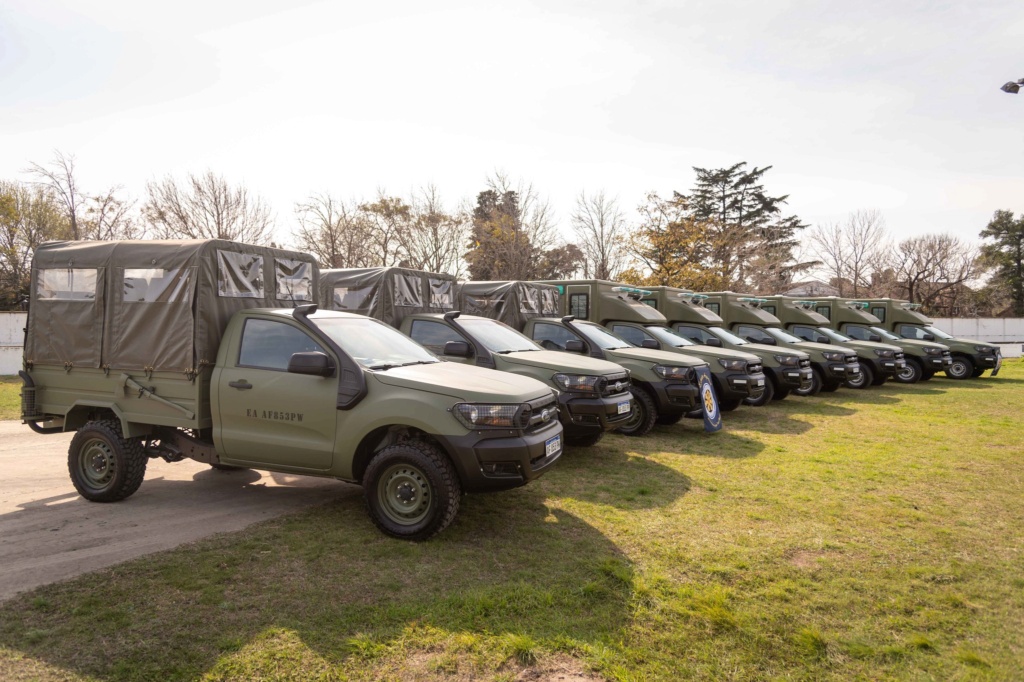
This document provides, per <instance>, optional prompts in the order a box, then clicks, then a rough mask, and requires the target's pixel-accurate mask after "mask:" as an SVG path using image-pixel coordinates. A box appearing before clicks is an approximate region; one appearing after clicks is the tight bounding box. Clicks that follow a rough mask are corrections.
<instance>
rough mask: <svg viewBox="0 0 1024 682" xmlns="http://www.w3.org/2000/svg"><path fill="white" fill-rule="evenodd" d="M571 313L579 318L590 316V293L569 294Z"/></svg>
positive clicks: (583, 318)
mask: <svg viewBox="0 0 1024 682" xmlns="http://www.w3.org/2000/svg"><path fill="white" fill-rule="evenodd" d="M569 314H570V315H572V316H573V317H575V318H576V319H577V320H585V319H587V317H589V316H590V295H589V294H569Z"/></svg>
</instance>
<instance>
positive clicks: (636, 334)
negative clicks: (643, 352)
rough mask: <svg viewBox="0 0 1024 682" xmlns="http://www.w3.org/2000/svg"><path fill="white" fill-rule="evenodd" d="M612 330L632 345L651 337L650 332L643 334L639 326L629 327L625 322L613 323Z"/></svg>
mask: <svg viewBox="0 0 1024 682" xmlns="http://www.w3.org/2000/svg"><path fill="white" fill-rule="evenodd" d="M612 332H614V333H615V334H617V335H619V336H621V337H622V338H624V339H625V340H626V341H629V342H630V343H631V344H633V345H634V346H639V345H640V344H642V343H643V340H644V339H649V338H652V337H651V335H650V334H645V333H644V331H643V330H642V329H640V328H639V327H630V326H629V325H625V324H613V325H612Z"/></svg>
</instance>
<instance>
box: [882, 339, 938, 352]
mask: <svg viewBox="0 0 1024 682" xmlns="http://www.w3.org/2000/svg"><path fill="white" fill-rule="evenodd" d="M893 343H896V341H893ZM899 344H900V346H902V347H903V348H907V347H913V348H936V347H938V348H941V349H942V350H949V346H946V345H943V344H941V343H938V342H937V341H923V340H921V339H900V340H899Z"/></svg>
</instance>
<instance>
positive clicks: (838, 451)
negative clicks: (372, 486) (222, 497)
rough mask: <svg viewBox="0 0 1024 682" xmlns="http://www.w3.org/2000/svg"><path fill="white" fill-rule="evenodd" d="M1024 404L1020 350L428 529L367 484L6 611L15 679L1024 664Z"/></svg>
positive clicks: (623, 461) (722, 672)
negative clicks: (1012, 357)
mask: <svg viewBox="0 0 1024 682" xmlns="http://www.w3.org/2000/svg"><path fill="white" fill-rule="evenodd" d="M6 390H7V387H6V386H3V387H0V391H6ZM0 395H6V393H0ZM2 400H3V401H4V402H3V403H2V404H6V400H7V399H6V397H5V398H2ZM1022 405H1024V363H1022V362H1021V361H1010V362H1008V363H1006V365H1005V366H1004V369H1003V371H1002V372H1001V373H1000V376H999V377H997V378H995V379H990V378H988V377H987V376H986V377H985V378H983V379H979V380H973V381H967V382H954V381H951V380H948V379H945V378H935V379H933V380H932V381H930V382H927V383H921V384H917V385H913V386H900V385H892V384H889V385H885V386H883V387H880V388H877V389H871V390H868V391H850V390H841V391H839V392H837V393H833V394H823V395H822V396H819V397H817V398H811V399H800V398H793V397H791V398H788V399H786V400H784V401H782V402H777V403H774V404H772V405H771V406H769V407H767V408H764V409H760V410H755V409H741V410H739V411H737V412H734V413H729V414H727V415H726V422H725V430H724V431H722V432H720V433H717V434H704V433H703V432H702V430H701V425H700V423H699V422H697V421H693V420H685V421H684V422H683V423H682V424H680V425H677V426H673V427H665V428H662V427H659V428H658V429H656V430H655V432H654V433H653V434H652V436H649V437H647V438H643V439H628V438H624V437H621V436H610V437H607V438H605V439H604V440H603V441H602V442H601V443H600V444H598V445H597V446H595V447H593V448H591V449H589V450H587V451H569V452H568V453H567V454H566V455H565V456H563V458H562V461H561V462H560V463H559V465H558V466H557V467H556V469H555V470H554V471H552V472H551V473H549V474H548V475H546V476H544V477H543V478H542V479H540V480H539V481H537V482H536V483H535V484H531V485H529V486H526V487H524V488H521V489H519V490H515V491H512V492H509V493H502V494H496V495H478V496H470V497H467V498H465V499H464V500H463V505H462V511H461V512H460V515H459V517H458V518H457V519H456V521H455V523H454V524H453V525H452V526H451V527H450V528H449V529H448V530H447V531H445V532H444V533H443V534H442V535H441V536H439V537H438V538H436V539H434V540H432V541H430V542H427V543H423V544H410V543H404V542H399V541H395V540H391V539H388V538H386V537H384V536H382V535H381V534H379V533H377V532H376V531H375V530H374V529H373V526H372V524H371V523H370V521H369V520H368V519H367V517H366V515H365V514H364V512H363V510H362V508H361V504H360V500H359V498H358V497H357V496H356V495H349V496H345V497H343V498H342V499H339V500H338V501H337V502H334V503H331V504H328V505H325V506H321V507H317V508H314V509H312V510H310V511H308V512H304V513H301V514H297V515H294V516H290V517H285V518H281V519H277V520H274V521H270V522H267V523H264V524H261V525H259V526H254V527H252V528H250V529H248V530H246V531H243V532H241V533H236V534H231V535H223V536H218V537H214V538H212V539H209V540H206V541H203V542H199V543H196V544H194V545H189V546H186V547H183V548H180V549H178V550H175V551H172V552H165V553H162V554H157V555H153V556H151V557H148V558H145V559H142V560H137V561H133V562H131V563H128V564H124V565H122V566H120V567H117V568H115V569H112V570H107V571H102V572H99V573H95V574H91V575H87V576H83V577H81V578H79V579H75V580H72V581H69V582H66V583H62V584H58V585H52V586H49V587H45V588H42V589H38V590H36V591H34V592H31V593H28V594H25V595H22V596H20V597H18V598H16V599H14V600H12V601H8V602H6V603H4V604H3V605H2V606H0V679H4V680H10V679H15V680H20V679H26V680H27V679H41V680H63V679H71V680H86V679H88V680H93V679H100V680H172V679H193V678H203V679H209V680H312V679H317V680H335V679H338V680H345V679H353V680H440V679H455V680H470V679H494V680H508V681H511V680H542V679H552V680H558V679H561V680H567V681H569V680H590V679H615V680H678V679H691V678H696V679H735V680H764V679H798V680H800V679H807V680H812V679H813V680H821V679H825V680H849V679H890V678H896V679H915V680H916V679H921V680H925V679H929V680H930V679H940V680H960V679H993V680H1011V679H1018V680H1019V679H1022V678H1024V462H1022V458H1024V429H1022V428H1021V422H1022V419H1024V410H1022ZM145 491H146V487H145V484H143V487H142V489H141V490H140V492H139V493H137V494H140V495H142V494H145ZM560 676H561V677H560Z"/></svg>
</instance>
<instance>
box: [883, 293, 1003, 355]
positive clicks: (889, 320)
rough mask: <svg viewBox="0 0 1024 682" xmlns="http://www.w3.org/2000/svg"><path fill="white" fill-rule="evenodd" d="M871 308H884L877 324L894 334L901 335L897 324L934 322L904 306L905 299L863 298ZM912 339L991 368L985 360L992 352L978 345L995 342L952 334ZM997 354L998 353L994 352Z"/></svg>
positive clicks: (918, 324) (987, 344) (982, 345)
mask: <svg viewBox="0 0 1024 682" xmlns="http://www.w3.org/2000/svg"><path fill="white" fill-rule="evenodd" d="M863 300H864V301H866V302H867V303H868V305H869V306H870V307H872V308H874V307H880V308H884V309H885V321H884V322H883V323H882V324H880V325H879V326H881V327H883V328H884V329H886V330H888V331H891V332H892V333H893V334H896V336H901V338H905V337H902V335H901V334H900V332H899V331H898V329H899V325H901V324H909V325H913V326H915V327H925V326H934V322H933V321H932V320H931V318H929V317H927V316H926V315H923V314H922V313H919V312H917V311H916V310H909V309H907V308H905V307H904V306H905V305H906V304H907V303H908V302H907V301H901V300H898V299H892V298H882V299H878V298H869V299H863ZM909 340H913V341H923V342H924V343H934V344H939V345H943V346H945V347H947V348H948V349H949V350H950V352H951V353H952V354H954V355H958V354H959V355H964V356H967V357H969V358H971V359H972V360H973V362H974V363H975V366H977V367H979V368H982V369H991V368H992V366H993V365H992V362H991V361H986V358H991V357H992V355H993V353H989V352H982V351H979V350H978V348H977V347H978V346H981V347H985V348H996V346H995V344H992V343H990V342H986V341H979V340H978V339H969V338H965V337H962V336H954V337H952V338H948V339H947V338H936V339H935V341H927V340H924V339H909ZM996 355H998V354H996Z"/></svg>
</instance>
